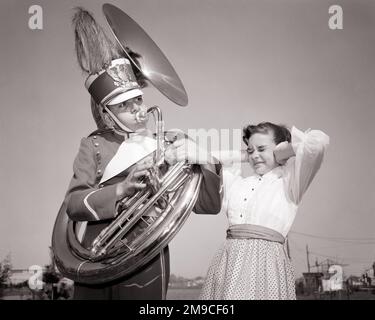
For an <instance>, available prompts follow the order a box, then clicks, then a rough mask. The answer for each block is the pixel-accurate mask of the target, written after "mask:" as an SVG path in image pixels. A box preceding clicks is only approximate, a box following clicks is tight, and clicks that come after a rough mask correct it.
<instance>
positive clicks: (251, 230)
mask: <svg viewBox="0 0 375 320" xmlns="http://www.w3.org/2000/svg"><path fill="white" fill-rule="evenodd" d="M227 239H262V240H267V241H272V242H279V243H281V244H284V242H285V238H284V236H283V235H282V234H281V233H279V232H277V231H275V230H272V229H269V228H266V227H262V226H258V225H254V224H234V225H232V226H230V227H229V228H228V230H227Z"/></svg>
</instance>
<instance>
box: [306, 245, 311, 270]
mask: <svg viewBox="0 0 375 320" xmlns="http://www.w3.org/2000/svg"><path fill="white" fill-rule="evenodd" d="M306 256H307V271H308V272H309V273H310V261H309V247H308V245H306Z"/></svg>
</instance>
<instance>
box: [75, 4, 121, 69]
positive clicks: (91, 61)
mask: <svg viewBox="0 0 375 320" xmlns="http://www.w3.org/2000/svg"><path fill="white" fill-rule="evenodd" d="M72 24H73V28H74V34H75V49H76V54H77V59H78V64H79V66H80V67H81V69H82V70H83V71H85V72H87V73H97V72H99V71H100V70H102V69H103V68H105V66H107V65H108V64H109V63H110V62H111V60H113V59H117V58H119V57H121V56H122V54H121V48H119V46H118V45H116V44H115V43H113V42H112V41H111V40H110V39H109V38H108V36H107V35H106V34H105V33H104V31H103V29H102V28H101V26H100V25H98V24H97V23H96V21H95V19H94V17H93V16H92V15H91V14H90V13H89V12H88V11H87V10H85V9H83V8H81V7H78V8H75V13H74V15H73V19H72Z"/></svg>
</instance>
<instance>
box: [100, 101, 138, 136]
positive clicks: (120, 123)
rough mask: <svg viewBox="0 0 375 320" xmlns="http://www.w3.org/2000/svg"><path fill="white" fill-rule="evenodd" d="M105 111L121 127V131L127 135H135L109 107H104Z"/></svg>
mask: <svg viewBox="0 0 375 320" xmlns="http://www.w3.org/2000/svg"><path fill="white" fill-rule="evenodd" d="M104 109H105V110H106V111H107V112H108V114H109V116H110V117H111V119H112V120H113V121H114V123H115V124H116V125H117V126H119V127H120V129H121V130H123V131H125V132H126V133H127V134H129V133H134V131H133V130H130V129H129V128H128V127H127V126H125V125H124V124H123V123H122V122H121V121H120V120H119V119H118V118H117V117H116V116H115V115H114V114H113V112H112V111H111V110H109V108H108V107H107V106H104Z"/></svg>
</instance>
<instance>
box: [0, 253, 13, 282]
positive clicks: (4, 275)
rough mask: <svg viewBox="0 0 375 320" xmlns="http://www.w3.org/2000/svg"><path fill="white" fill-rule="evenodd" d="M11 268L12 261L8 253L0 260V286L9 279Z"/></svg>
mask: <svg viewBox="0 0 375 320" xmlns="http://www.w3.org/2000/svg"><path fill="white" fill-rule="evenodd" d="M11 270H12V262H11V255H10V253H8V255H7V256H6V257H5V259H3V260H2V261H0V288H4V287H6V285H7V282H8V281H9V278H10V274H11Z"/></svg>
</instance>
